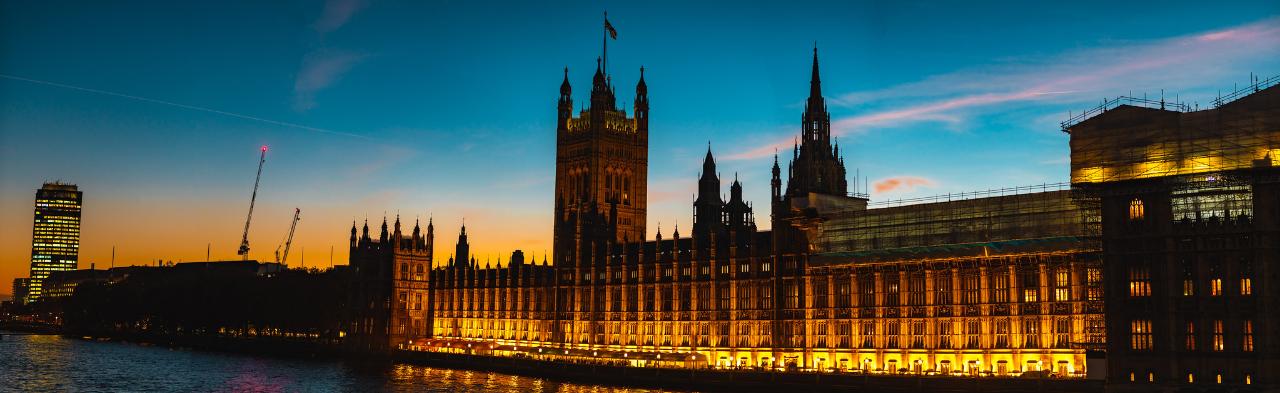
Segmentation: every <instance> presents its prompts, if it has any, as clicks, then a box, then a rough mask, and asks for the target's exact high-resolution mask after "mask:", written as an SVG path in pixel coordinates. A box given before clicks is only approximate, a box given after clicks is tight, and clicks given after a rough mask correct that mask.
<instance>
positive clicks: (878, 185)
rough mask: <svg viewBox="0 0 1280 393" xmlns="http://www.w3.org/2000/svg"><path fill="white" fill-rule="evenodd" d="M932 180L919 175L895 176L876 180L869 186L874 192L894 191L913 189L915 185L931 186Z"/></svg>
mask: <svg viewBox="0 0 1280 393" xmlns="http://www.w3.org/2000/svg"><path fill="white" fill-rule="evenodd" d="M935 184H937V183H934V181H933V180H929V179H926V178H923V177H919V176H895V177H890V178H887V179H880V180H876V181H875V182H873V183H871V188H872V189H873V190H875V192H876V193H880V194H884V193H895V192H909V191H914V190H915V188H916V187H933V186H934V185H935Z"/></svg>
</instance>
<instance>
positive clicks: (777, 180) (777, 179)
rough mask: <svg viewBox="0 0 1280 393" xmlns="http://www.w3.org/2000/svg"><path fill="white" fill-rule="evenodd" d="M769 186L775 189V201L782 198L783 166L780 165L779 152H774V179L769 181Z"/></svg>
mask: <svg viewBox="0 0 1280 393" xmlns="http://www.w3.org/2000/svg"><path fill="white" fill-rule="evenodd" d="M769 187H770V189H772V190H773V201H774V202H778V201H781V200H782V168H780V167H778V153H776V152H775V153H773V179H772V180H770V181H769Z"/></svg>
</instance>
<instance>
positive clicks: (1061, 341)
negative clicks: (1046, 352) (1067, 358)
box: [1053, 317, 1071, 348]
mask: <svg viewBox="0 0 1280 393" xmlns="http://www.w3.org/2000/svg"><path fill="white" fill-rule="evenodd" d="M1053 347H1054V348H1070V347H1071V319H1070V318H1066V317H1061V318H1058V319H1057V320H1055V321H1054V323H1053Z"/></svg>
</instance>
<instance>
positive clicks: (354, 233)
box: [351, 220, 357, 248]
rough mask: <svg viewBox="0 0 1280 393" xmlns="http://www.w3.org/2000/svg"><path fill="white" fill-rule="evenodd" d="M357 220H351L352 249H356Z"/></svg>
mask: <svg viewBox="0 0 1280 393" xmlns="http://www.w3.org/2000/svg"><path fill="white" fill-rule="evenodd" d="M356 242H357V240H356V220H351V248H356V244H357V243H356Z"/></svg>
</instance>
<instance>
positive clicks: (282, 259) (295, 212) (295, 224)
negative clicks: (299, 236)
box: [276, 207, 302, 263]
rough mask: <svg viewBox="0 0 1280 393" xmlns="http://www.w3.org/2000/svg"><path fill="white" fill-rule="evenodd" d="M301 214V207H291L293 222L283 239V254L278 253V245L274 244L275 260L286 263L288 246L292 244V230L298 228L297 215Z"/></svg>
mask: <svg viewBox="0 0 1280 393" xmlns="http://www.w3.org/2000/svg"><path fill="white" fill-rule="evenodd" d="M300 214H302V209H299V208H296V207H295V208H293V223H292V224H289V237H287V238H285V240H284V255H283V256H282V255H280V246H276V262H280V263H288V261H289V246H290V245H292V244H293V230H294V229H297V228H298V215H300Z"/></svg>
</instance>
